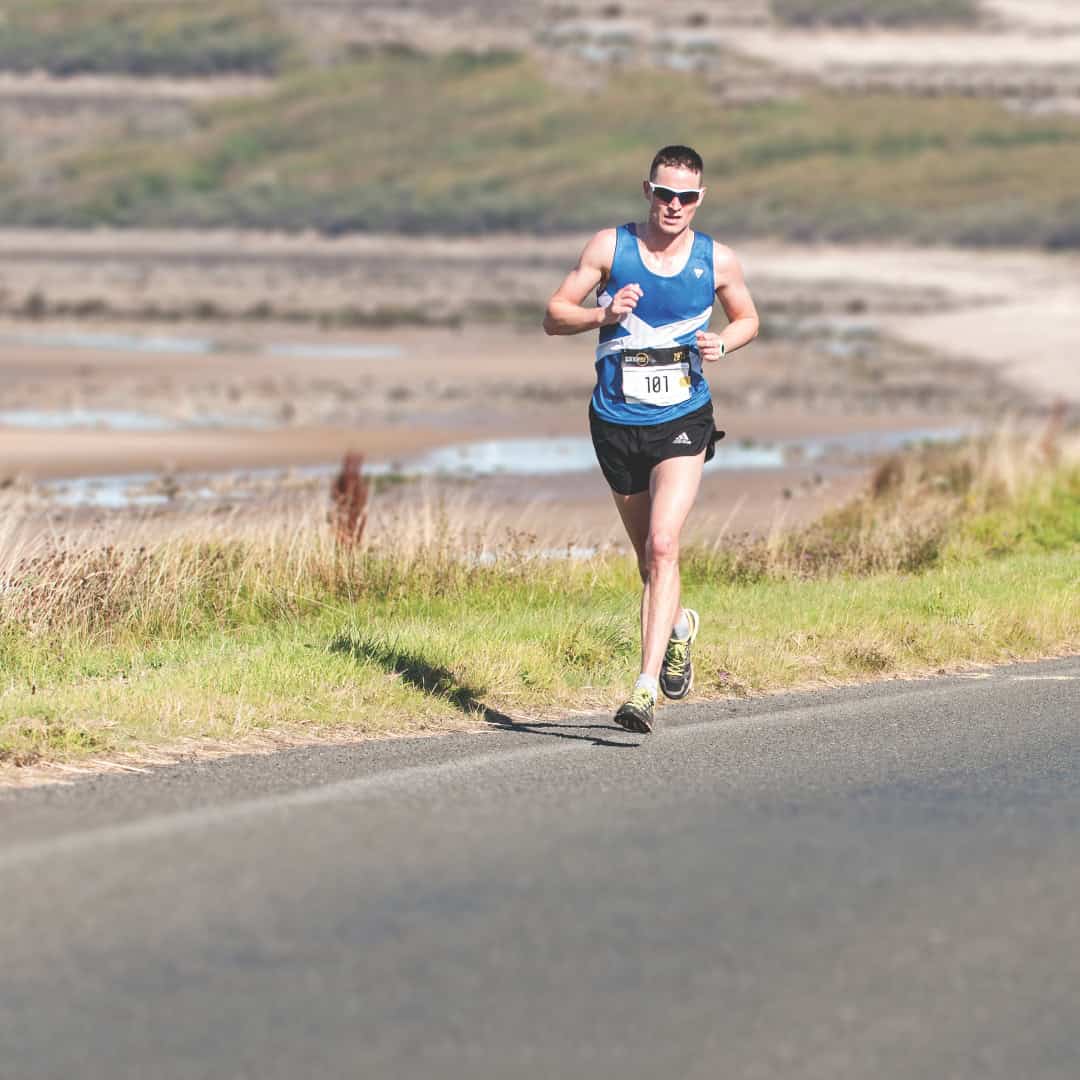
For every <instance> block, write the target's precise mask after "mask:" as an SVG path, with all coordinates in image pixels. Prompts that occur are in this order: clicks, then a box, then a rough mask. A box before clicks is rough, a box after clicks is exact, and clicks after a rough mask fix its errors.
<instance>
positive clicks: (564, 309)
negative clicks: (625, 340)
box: [544, 229, 641, 334]
mask: <svg viewBox="0 0 1080 1080" xmlns="http://www.w3.org/2000/svg"><path fill="white" fill-rule="evenodd" d="M614 259H615V230H614V229H603V230H601V231H600V232H598V233H597V234H596V235H595V236H594V237H593V238H592V239H591V240H590V241H589V242H588V243H587V244H586V245H585V250H584V251H583V252H582V253H581V258H580V259H578V263H577V266H575V267H574V269H573V270H571V271H570V273H569V274H567V275H566V279H565V280H564V281H563V283H562V284H561V285H560V286H559V287H558V288H557V289H556V290H555V292H554V293H553V294H552V297H551V299H550V300H549V301H548V304H547V310H546V311H545V313H544V332H545V333H547V334H581V333H584V331H586V330H596V329H597V328H598V327H601V326H610V325H611V324H612V323H616V322H618V321H619V319H620V318H622V316H623V315H625V314H626V313H627V312H629V311H633V310H634V307H635V306H636V305H637V302H638V297H640V295H641V289H640V288H639V287H638V286H637V285H627V286H625V287H624V288H622V289H620V290H619V291H618V292H617V293H616V294H615V297H614V299H613V300H612V302H611V304H609V305H608V306H607V307H595V308H591V307H590V308H587V307H583V306H582V302H583V301H584V299H585V297H586V296H588V295H589V293H591V292H592V291H593V290H594V289H595V288H596V287H597V286H598V285H599V284H600V283H601V282H602V281H606V280H607V278H608V275H609V274H610V273H611V264H612V262H613V261H614Z"/></svg>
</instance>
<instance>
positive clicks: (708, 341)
mask: <svg viewBox="0 0 1080 1080" xmlns="http://www.w3.org/2000/svg"><path fill="white" fill-rule="evenodd" d="M697 347H698V352H699V353H700V354H701V359H702V360H704V361H705V362H706V363H710V364H711V363H714V362H715V361H717V360H719V359H720V357H721V356H723V355H724V351H725V350H724V339H723V338H722V337H721V336H720V335H719V334H708V333H705V331H703V330H699V331H698V335H697Z"/></svg>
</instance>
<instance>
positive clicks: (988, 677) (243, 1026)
mask: <svg viewBox="0 0 1080 1080" xmlns="http://www.w3.org/2000/svg"><path fill="white" fill-rule="evenodd" d="M664 715H665V716H666V717H667V725H666V727H665V729H664V730H663V731H662V732H660V733H659V734H657V735H654V736H652V737H645V738H642V737H639V736H631V735H629V734H627V733H625V732H622V731H621V730H620V729H617V728H615V727H614V726H612V725H611V724H609V723H608V722H607V721H606V719H604V718H595V717H594V718H574V719H570V720H566V721H562V722H558V723H552V724H546V725H541V724H538V725H534V726H532V727H531V728H526V729H521V730H496V731H493V732H491V733H490V734H483V735H472V736H454V737H447V738H440V739H415V740H399V741H391V742H379V743H368V744H362V745H358V746H353V747H347V748H340V747H335V748H322V749H318V750H303V751H293V752H289V753H284V754H278V755H274V756H272V757H252V758H244V759H240V760H233V761H224V762H215V763H207V764H204V765H199V766H183V767H177V768H175V769H170V770H164V771H161V772H159V773H156V774H154V775H152V776H149V777H137V778H131V779H128V778H122V777H120V778H118V777H102V778H101V779H99V780H95V781H93V782H89V783H80V784H77V785H74V786H71V787H67V788H50V789H36V790H33V789H32V790H28V791H22V792H8V793H5V794H3V795H2V796H0V821H2V822H3V826H4V827H3V829H2V830H0V834H2V835H0V896H2V898H3V918H2V919H0V963H2V966H0V1075H2V1076H3V1077H4V1078H5V1080H7V1078H9V1077H10V1078H12V1080H38V1078H44V1077H50V1078H53V1077H55V1078H65V1080H66V1078H78V1080H99V1078H100V1080H127V1078H131V1080H135V1078H139V1080H145V1078H152V1080H170V1078H174V1077H175V1078H177V1080H179V1078H184V1080H194V1078H201V1077H206V1078H214V1080H222V1078H228V1080H240V1078H251V1080H276V1078H281V1080H298V1078H303V1080H309V1078H330V1077H333V1078H336V1077H342V1078H345V1077H349V1078H355V1077H379V1078H384V1077H386V1078H391V1077H433V1076H438V1077H440V1078H459V1077H460V1078H470V1080H476V1078H489V1077H490V1078H499V1080H503V1078H512V1077H529V1078H533V1077H536V1078H540V1077H545V1078H547V1077H555V1078H564V1077H565V1078H571V1077H575V1078H576V1077H588V1078H590V1080H591V1078H606V1077H613V1078H614V1077H618V1078H620V1080H634V1078H642V1080H645V1078H648V1080H656V1078H657V1077H668V1078H675V1077H678V1078H697V1077H701V1078H709V1080H715V1078H718V1077H720V1078H728V1077H732V1078H747V1080H757V1078H761V1080H767V1078H773V1077H798V1078H800V1080H806V1078H817V1077H820V1078H822V1080H841V1078H849V1077H850V1078H859V1080H865V1078H867V1077H874V1078H895V1077H911V1078H915V1077H918V1078H920V1080H923V1078H926V1077H935V1078H937V1077H949V1078H953V1080H956V1078H967V1077H971V1078H975V1077H978V1078H980V1080H985V1078H990V1077H1000V1078H1002V1080H1017V1078H1020V1077H1023V1078H1025V1080H1033V1078H1050V1077H1061V1078H1065V1077H1068V1078H1070V1080H1072V1078H1074V1077H1075V1076H1076V1075H1077V1073H1078V1071H1080V1004H1078V1003H1080V905H1078V904H1077V900H1076V898H1077V896H1078V895H1080V768H1078V766H1080V753H1078V751H1080V659H1073V660H1059V661H1051V662H1047V663H1043V664H1039V665H1026V666H1015V667H1010V668H1001V669H995V670H993V671H991V672H985V673H975V674H974V675H972V676H967V677H964V676H954V677H941V678H935V679H930V680H925V681H913V682H886V683H879V684H876V685H872V686H867V687H860V688H849V689H844V690H838V691H829V692H822V693H814V694H800V695H786V696H782V697H773V698H761V699H755V700H751V701H726V702H721V703H714V704H709V705H704V704H697V705H695V704H689V705H685V706H680V707H674V706H672V707H668V708H666V709H665V710H664Z"/></svg>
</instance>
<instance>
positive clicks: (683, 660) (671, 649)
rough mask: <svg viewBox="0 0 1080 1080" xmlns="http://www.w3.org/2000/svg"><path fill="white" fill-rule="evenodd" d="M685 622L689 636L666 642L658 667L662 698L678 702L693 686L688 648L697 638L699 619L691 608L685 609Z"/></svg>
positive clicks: (692, 667) (692, 669)
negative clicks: (665, 648) (662, 660)
mask: <svg viewBox="0 0 1080 1080" xmlns="http://www.w3.org/2000/svg"><path fill="white" fill-rule="evenodd" d="M686 621H687V622H688V623H689V624H690V636H689V637H686V638H677V637H673V638H672V639H671V640H670V641H669V642H668V647H667V652H666V653H664V663H663V664H662V665H661V667H660V689H661V691H662V692H663V694H664V697H666V698H671V699H672V701H678V700H679V698H684V697H686V695H687V694H689V693H690V688H691V687H692V686H693V685H694V665H693V662H692V661H691V659H690V646H691V645H693V644H694V639H695V638H696V637H697V632H698V625H699V624H700V621H701V620H700V619H699V618H698V613H697V612H696V611H694V610H693V608H686Z"/></svg>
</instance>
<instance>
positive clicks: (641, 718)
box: [615, 687, 656, 735]
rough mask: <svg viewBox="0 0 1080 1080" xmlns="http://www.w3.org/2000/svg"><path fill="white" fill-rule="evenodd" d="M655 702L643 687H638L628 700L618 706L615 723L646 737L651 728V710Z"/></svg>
mask: <svg viewBox="0 0 1080 1080" xmlns="http://www.w3.org/2000/svg"><path fill="white" fill-rule="evenodd" d="M655 707H656V702H655V700H654V699H653V696H652V694H650V693H649V691H648V690H646V689H645V688H644V687H639V688H638V689H636V690H635V691H634V692H633V693H632V694H631V695H630V700H629V701H628V702H626V703H625V704H624V705H620V706H619V711H618V712H617V713H616V714H615V723H616V724H618V725H619V727H624V728H626V730H627V731H637V732H640V733H641V734H642V735H648V734H649V732H650V731H652V727H653V709H654V708H655Z"/></svg>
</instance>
